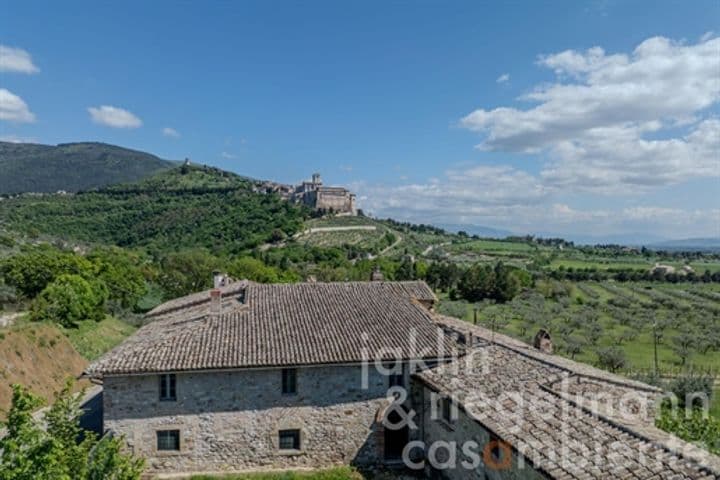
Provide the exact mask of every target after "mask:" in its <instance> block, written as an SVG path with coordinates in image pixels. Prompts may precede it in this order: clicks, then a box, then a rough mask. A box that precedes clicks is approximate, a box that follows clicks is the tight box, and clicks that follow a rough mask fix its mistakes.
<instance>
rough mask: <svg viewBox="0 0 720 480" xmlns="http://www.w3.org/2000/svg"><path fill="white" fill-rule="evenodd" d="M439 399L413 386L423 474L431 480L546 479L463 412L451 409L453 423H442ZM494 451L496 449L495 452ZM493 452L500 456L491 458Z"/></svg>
mask: <svg viewBox="0 0 720 480" xmlns="http://www.w3.org/2000/svg"><path fill="white" fill-rule="evenodd" d="M438 398H439V395H438V394H435V396H433V391H432V390H430V389H428V388H427V387H425V386H424V385H422V384H419V383H418V382H415V383H414V384H413V401H414V402H413V403H414V405H415V411H416V413H417V414H418V415H419V418H420V421H419V424H420V425H421V426H420V438H421V439H422V443H423V445H424V448H425V454H426V457H428V458H426V459H425V471H426V473H428V475H429V476H430V477H435V476H438V475H439V476H441V477H443V478H447V479H451V480H465V479H468V480H469V479H472V480H541V479H545V478H546V477H545V476H543V475H542V474H540V473H539V472H537V471H535V470H534V469H533V468H532V466H531V465H530V464H529V463H527V462H524V461H523V460H521V459H520V458H519V457H518V455H517V454H516V453H515V452H512V451H511V449H510V447H509V446H507V444H500V443H497V441H496V440H495V439H494V438H493V437H492V435H491V433H490V432H489V431H487V430H486V429H485V428H483V427H482V425H480V424H479V423H478V422H477V421H476V420H475V419H473V418H471V417H470V416H469V415H467V413H465V412H464V411H463V410H462V409H460V408H457V409H452V410H454V411H455V413H456V414H457V417H456V418H455V419H454V420H453V421H451V422H446V421H445V420H443V419H442V414H441V413H440V412H441V410H440V407H439V405H438V403H439V400H438ZM433 402H434V403H436V410H435V411H436V412H437V415H435V417H436V418H433V415H432V412H433V410H432V403H433ZM468 442H474V444H471V443H468ZM433 445H435V446H434V447H433ZM493 447H498V448H497V449H495V450H494V449H493ZM417 450H420V449H419V447H418V448H417V449H415V451H410V453H411V454H412V453H415V454H417V453H418V451H417ZM494 451H496V452H498V453H499V455H498V456H494V455H493V453H494ZM506 455H507V456H506ZM433 461H434V462H435V465H434V466H433V464H432V463H433ZM463 462H465V464H463Z"/></svg>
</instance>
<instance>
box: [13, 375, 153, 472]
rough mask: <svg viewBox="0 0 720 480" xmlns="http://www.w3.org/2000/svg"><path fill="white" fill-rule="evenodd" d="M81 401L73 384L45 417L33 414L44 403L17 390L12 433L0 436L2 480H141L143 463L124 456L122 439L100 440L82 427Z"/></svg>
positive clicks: (26, 392)
mask: <svg viewBox="0 0 720 480" xmlns="http://www.w3.org/2000/svg"><path fill="white" fill-rule="evenodd" d="M79 399H80V397H79V396H77V395H73V393H72V382H71V381H70V382H68V383H67V384H66V385H65V388H63V390H62V391H61V392H60V393H59V394H58V395H57V396H56V398H55V403H54V404H53V405H52V407H51V408H50V410H49V411H48V413H47V414H46V415H45V417H44V422H45V424H46V425H47V428H46V429H43V428H42V425H41V424H42V422H40V421H38V420H36V419H35V418H34V417H33V415H32V413H33V411H34V410H35V409H37V408H38V407H39V406H40V405H41V403H42V402H41V401H40V399H39V398H37V397H35V396H34V395H32V394H31V393H30V392H28V390H27V389H26V388H23V387H21V386H19V385H14V386H13V398H12V405H11V407H10V411H9V412H8V419H7V422H5V426H6V428H7V432H6V434H5V436H4V437H3V438H0V478H2V479H3V480H105V479H112V480H138V479H139V478H140V475H141V473H142V471H143V467H144V462H143V460H141V459H137V458H134V457H133V456H131V455H128V454H126V453H124V452H122V448H121V441H120V439H118V438H111V437H109V436H104V437H103V438H101V439H98V438H97V437H96V435H95V434H94V433H92V432H87V431H83V430H82V429H81V428H80V415H81V412H82V411H81V409H80V400H79Z"/></svg>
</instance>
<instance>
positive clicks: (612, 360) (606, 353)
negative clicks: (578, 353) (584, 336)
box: [596, 347, 627, 372]
mask: <svg viewBox="0 0 720 480" xmlns="http://www.w3.org/2000/svg"><path fill="white" fill-rule="evenodd" d="M596 353H597V357H598V363H599V364H600V366H601V367H602V368H605V369H607V370H610V371H611V372H617V371H618V370H620V369H621V368H625V366H626V365H627V358H626V356H625V352H624V351H623V350H622V349H621V348H618V347H605V348H599V349H598V350H597V351H596Z"/></svg>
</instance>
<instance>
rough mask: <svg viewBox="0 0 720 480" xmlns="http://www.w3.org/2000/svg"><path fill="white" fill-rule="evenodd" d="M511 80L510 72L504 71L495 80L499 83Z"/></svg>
mask: <svg viewBox="0 0 720 480" xmlns="http://www.w3.org/2000/svg"><path fill="white" fill-rule="evenodd" d="M509 80H510V74H509V73H503V74H502V75H500V76H499V77H498V78H497V80H495V81H496V82H497V83H505V82H507V81H509Z"/></svg>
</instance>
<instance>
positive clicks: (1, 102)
mask: <svg viewBox="0 0 720 480" xmlns="http://www.w3.org/2000/svg"><path fill="white" fill-rule="evenodd" d="M0 120H8V121H11V122H18V123H30V122H34V121H35V114H34V113H32V112H31V111H30V109H29V108H28V106H27V103H25V101H24V100H23V99H22V98H20V97H18V96H17V95H15V94H14V93H12V92H11V91H10V90H6V89H4V88H0Z"/></svg>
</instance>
